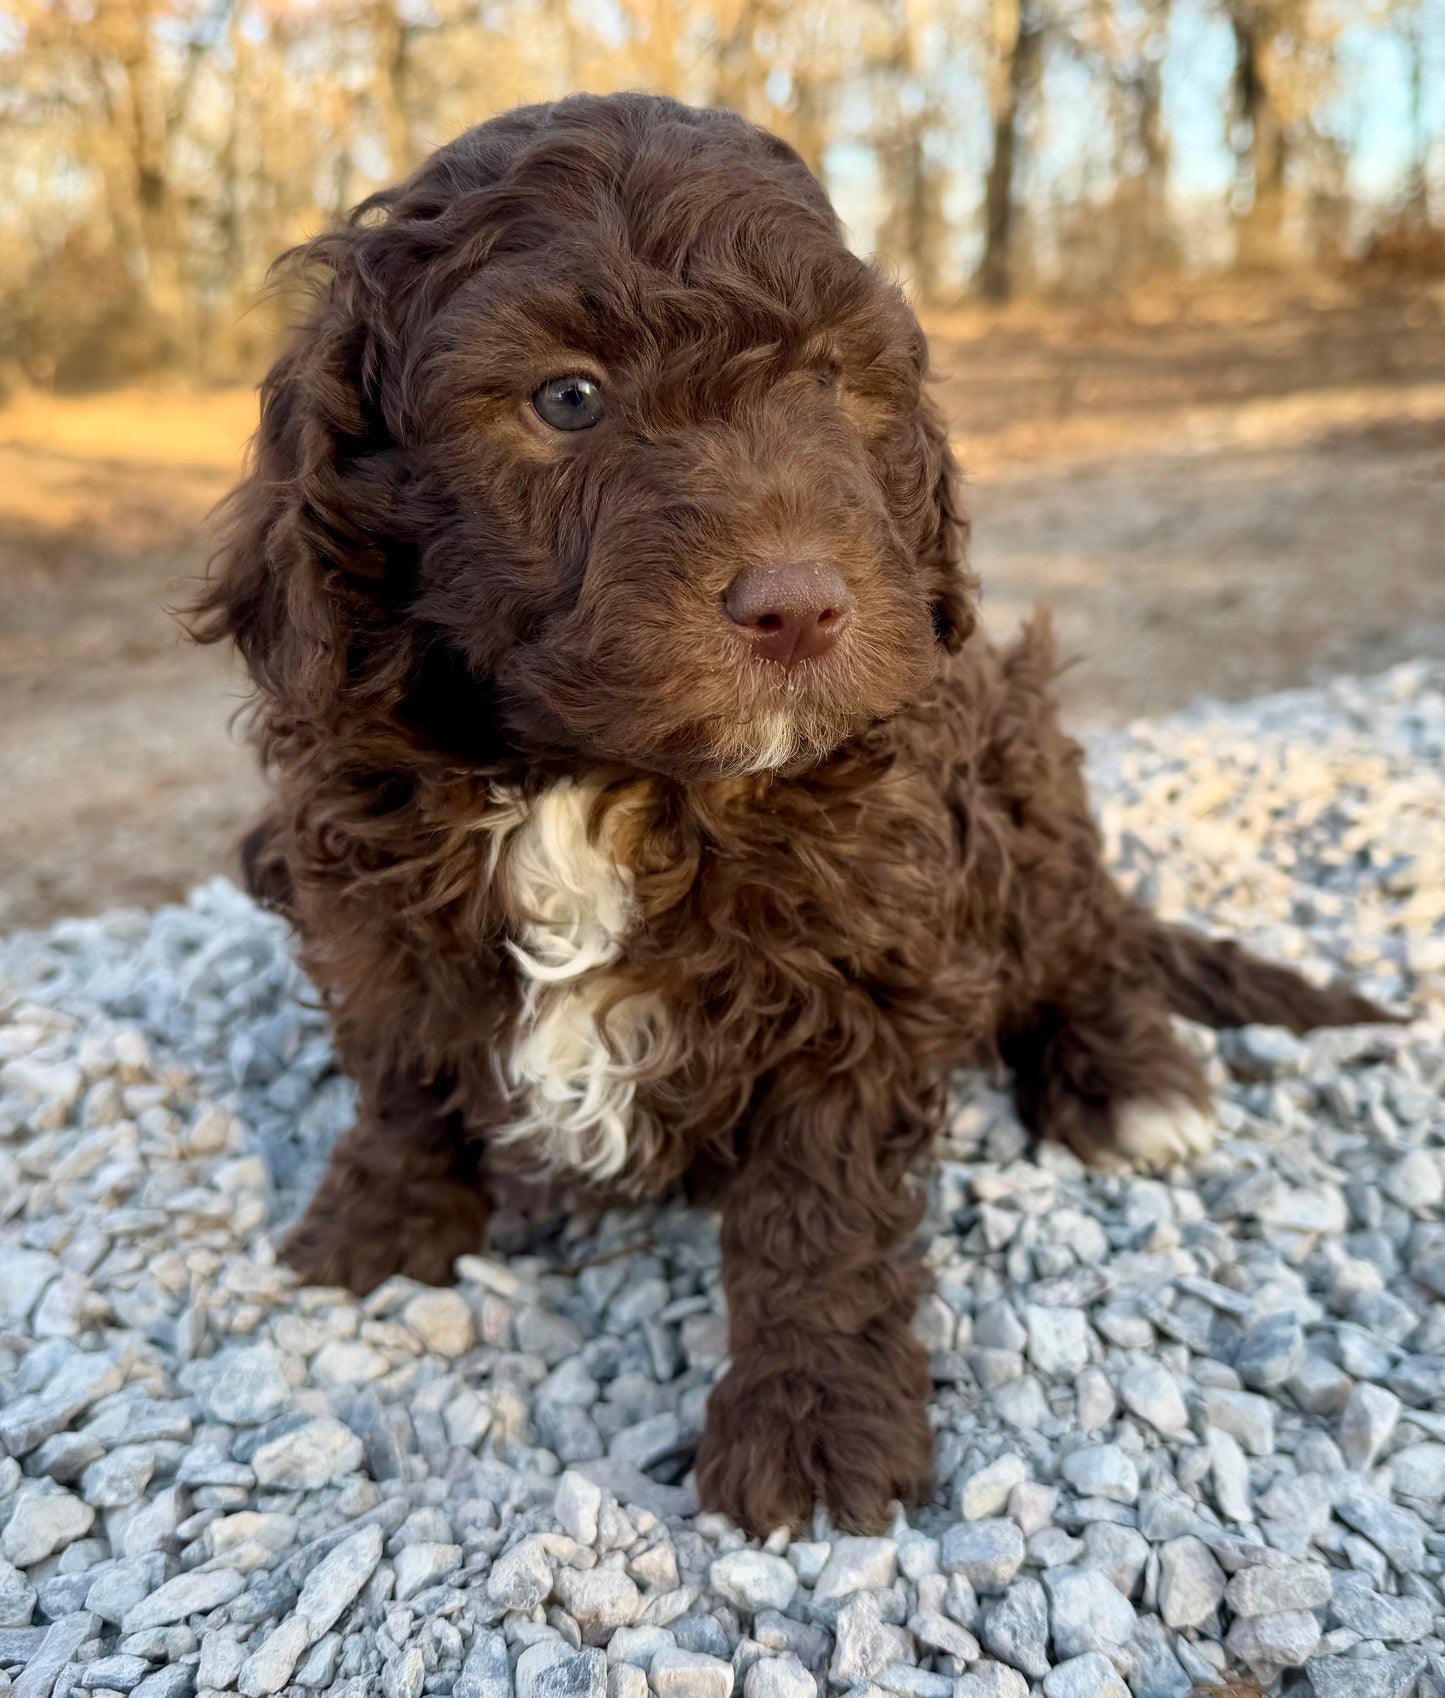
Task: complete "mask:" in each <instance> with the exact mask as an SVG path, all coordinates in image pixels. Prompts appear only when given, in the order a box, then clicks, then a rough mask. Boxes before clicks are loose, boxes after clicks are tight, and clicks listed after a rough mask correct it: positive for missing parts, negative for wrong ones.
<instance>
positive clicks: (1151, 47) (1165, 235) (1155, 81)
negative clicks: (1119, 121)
mask: <svg viewBox="0 0 1445 1698" xmlns="http://www.w3.org/2000/svg"><path fill="white" fill-rule="evenodd" d="M1170 3H1171V0H1149V4H1148V6H1147V13H1148V19H1149V22H1148V33H1147V36H1146V38H1145V42H1144V49H1143V52H1142V54H1141V55H1140V61H1139V77H1138V89H1137V99H1138V105H1137V114H1138V116H1137V124H1138V129H1137V139H1138V144H1139V154H1140V159H1141V161H1142V165H1143V202H1142V206H1141V208H1140V212H1141V216H1142V219H1143V224H1144V231H1143V235H1144V246H1145V252H1146V254H1147V257H1148V259H1149V262H1150V264H1157V263H1158V262H1159V261H1160V260H1162V259H1164V258H1166V257H1167V256H1168V255H1169V253H1170V250H1171V248H1172V242H1171V239H1170V220H1169V167H1170V163H1171V159H1170V146H1169V131H1168V129H1167V128H1166V127H1165V124H1164V53H1165V49H1166V47H1167V45H1168V41H1169V13H1170Z"/></svg>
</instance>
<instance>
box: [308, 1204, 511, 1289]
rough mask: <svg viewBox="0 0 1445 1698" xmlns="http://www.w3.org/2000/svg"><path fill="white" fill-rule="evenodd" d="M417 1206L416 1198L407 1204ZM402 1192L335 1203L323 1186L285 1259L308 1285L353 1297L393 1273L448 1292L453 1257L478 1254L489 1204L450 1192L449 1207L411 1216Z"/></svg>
mask: <svg viewBox="0 0 1445 1698" xmlns="http://www.w3.org/2000/svg"><path fill="white" fill-rule="evenodd" d="M410 1200H411V1201H413V1202H414V1201H415V1198H414V1197H413V1198H411V1199H410ZM407 1202H408V1197H407V1194H406V1190H405V1188H404V1187H403V1188H401V1192H400V1195H398V1196H396V1197H393V1198H390V1199H386V1198H381V1197H358V1196H355V1195H352V1196H350V1197H346V1198H345V1199H343V1200H338V1199H337V1198H336V1196H335V1195H334V1194H333V1191H332V1188H331V1186H330V1183H329V1181H323V1183H322V1187H321V1189H320V1191H318V1192H317V1194H316V1197H315V1199H314V1200H313V1201H312V1204H311V1207H310V1208H309V1209H308V1210H307V1211H306V1213H305V1214H304V1215H303V1216H302V1218H301V1220H300V1221H299V1222H298V1224H297V1225H296V1226H295V1227H294V1228H293V1229H292V1231H291V1234H290V1236H289V1237H288V1238H287V1240H286V1243H285V1246H284V1248H283V1250H282V1255H283V1256H284V1257H285V1259H286V1261H287V1262H288V1263H289V1264H290V1266H291V1267H293V1268H295V1270H296V1272H297V1273H298V1274H300V1276H301V1278H302V1279H303V1280H304V1281H305V1282H306V1284H308V1285H342V1286H345V1287H346V1288H347V1290H349V1291H354V1292H356V1293H357V1295H358V1296H365V1294H366V1293H367V1292H368V1291H374V1290H375V1289H376V1287H377V1286H378V1285H380V1284H381V1282H382V1281H383V1280H384V1279H389V1278H390V1277H391V1275H392V1274H405V1275H406V1276H407V1277H408V1278H409V1279H415V1280H419V1281H420V1282H421V1283H422V1284H423V1285H450V1284H451V1283H452V1279H453V1274H452V1265H453V1263H454V1262H455V1261H456V1259H457V1257H458V1256H464V1255H466V1254H468V1252H470V1251H475V1250H477V1249H479V1248H480V1247H481V1241H482V1232H483V1230H484V1228H485V1227H486V1221H487V1206H486V1200H485V1198H484V1197H483V1196H481V1195H480V1194H477V1195H476V1197H475V1198H468V1197H467V1196H466V1194H465V1193H463V1192H462V1191H460V1189H457V1190H456V1191H455V1192H452V1191H450V1190H449V1191H448V1196H447V1203H448V1206H447V1207H444V1208H440V1209H436V1208H433V1209H425V1208H421V1209H409V1208H408V1207H407Z"/></svg>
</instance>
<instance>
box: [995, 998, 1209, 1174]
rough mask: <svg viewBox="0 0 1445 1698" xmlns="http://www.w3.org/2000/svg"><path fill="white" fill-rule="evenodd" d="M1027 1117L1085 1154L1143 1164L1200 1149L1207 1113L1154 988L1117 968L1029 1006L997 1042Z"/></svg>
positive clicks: (1204, 1145) (1205, 1142) (1182, 1158)
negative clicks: (1024, 1015)
mask: <svg viewBox="0 0 1445 1698" xmlns="http://www.w3.org/2000/svg"><path fill="white" fill-rule="evenodd" d="M1004 1056H1005V1059H1006V1060H1007V1061H1008V1063H1009V1065H1010V1067H1011V1068H1012V1069H1013V1073H1014V1093H1015V1097H1016V1100H1017V1102H1018V1107H1019V1113H1020V1115H1021V1116H1022V1118H1023V1120H1024V1121H1025V1123H1026V1124H1027V1125H1028V1126H1030V1127H1031V1128H1032V1129H1033V1130H1034V1131H1035V1132H1037V1133H1038V1134H1039V1135H1040V1136H1041V1137H1046V1138H1058V1139H1060V1140H1062V1142H1064V1143H1066V1144H1068V1145H1069V1147H1070V1148H1071V1149H1073V1150H1074V1151H1075V1152H1076V1153H1077V1154H1078V1155H1079V1156H1081V1157H1082V1158H1083V1159H1084V1160H1085V1161H1089V1162H1102V1161H1106V1160H1107V1159H1108V1158H1109V1157H1111V1156H1113V1157H1120V1158H1122V1159H1123V1160H1125V1161H1126V1162H1128V1163H1129V1164H1130V1165H1131V1166H1134V1167H1139V1168H1144V1169H1161V1168H1167V1167H1171V1166H1172V1165H1173V1164H1174V1163H1176V1162H1189V1161H1192V1160H1194V1159H1195V1158H1196V1157H1198V1156H1201V1155H1203V1154H1205V1153H1206V1152H1207V1151H1208V1150H1209V1148H1210V1146H1211V1145H1212V1143H1213V1141H1214V1117H1213V1111H1212V1104H1211V1100H1210V1095H1209V1087H1208V1086H1207V1085H1206V1083H1205V1080H1204V1075H1203V1073H1202V1072H1201V1071H1200V1068H1199V1064H1198V1063H1197V1062H1196V1061H1195V1059H1194V1057H1193V1056H1192V1055H1190V1053H1189V1052H1188V1050H1186V1049H1185V1048H1184V1046H1183V1045H1182V1044H1181V1043H1180V1041H1179V1039H1178V1038H1177V1037H1176V1036H1175V1035H1174V1031H1173V1029H1172V1027H1171V1025H1170V1020H1169V1015H1168V1012H1167V1010H1166V1008H1165V1006H1164V1003H1163V1001H1162V999H1161V998H1160V996H1159V994H1158V992H1157V990H1156V988H1155V987H1154V985H1153V984H1152V983H1151V982H1149V981H1148V980H1141V979H1139V978H1137V977H1135V976H1134V975H1133V974H1131V973H1129V972H1128V971H1127V970H1124V969H1116V970H1100V971H1099V973H1098V974H1097V976H1096V977H1095V978H1093V979H1091V980H1090V981H1089V982H1088V983H1087V984H1084V985H1080V986H1078V987H1077V988H1074V989H1071V990H1070V992H1069V993H1068V994H1067V995H1066V996H1063V997H1059V998H1057V999H1056V1000H1054V1001H1052V1002H1050V1003H1048V1004H1046V1005H1043V1006H1040V1007H1038V1008H1036V1009H1035V1010H1034V1011H1033V1013H1032V1015H1031V1016H1030V1018H1029V1019H1028V1020H1027V1021H1025V1022H1024V1023H1023V1024H1022V1025H1021V1026H1019V1027H1018V1028H1016V1029H1015V1030H1014V1031H1013V1032H1012V1033H1011V1034H1010V1035H1009V1037H1008V1039H1007V1040H1006V1042H1005V1045H1004Z"/></svg>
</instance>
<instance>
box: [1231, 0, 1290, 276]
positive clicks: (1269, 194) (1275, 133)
mask: <svg viewBox="0 0 1445 1698" xmlns="http://www.w3.org/2000/svg"><path fill="white" fill-rule="evenodd" d="M1229 21H1230V24H1231V26H1232V27H1233V29H1234V50H1235V57H1234V105H1235V158H1236V184H1237V190H1236V192H1237V194H1238V199H1239V202H1240V203H1241V204H1242V206H1243V208H1244V211H1243V215H1242V221H1241V226H1240V250H1241V257H1242V258H1244V259H1247V260H1250V261H1253V262H1255V263H1265V264H1272V263H1274V262H1275V261H1277V260H1278V259H1279V258H1280V255H1281V246H1282V237H1283V230H1284V210H1285V171H1286V166H1287V163H1288V136H1287V134H1286V131H1285V127H1284V123H1283V121H1282V118H1281V115H1280V111H1279V104H1278V101H1277V99H1276V97H1275V91H1274V89H1273V88H1272V87H1271V86H1270V77H1269V72H1268V69H1267V56H1268V52H1269V48H1270V46H1271V43H1272V37H1273V35H1274V32H1275V29H1276V28H1277V23H1278V20H1277V19H1275V18H1274V17H1273V16H1272V15H1271V13H1270V12H1269V10H1268V8H1267V7H1265V6H1263V5H1258V4H1254V3H1252V0H1235V3H1234V4H1233V5H1231V7H1230V14H1229Z"/></svg>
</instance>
